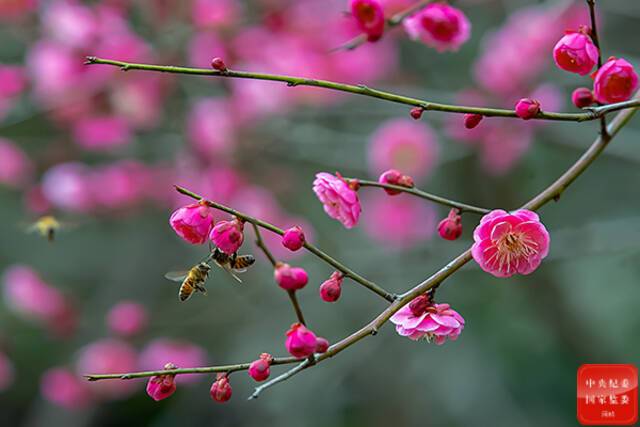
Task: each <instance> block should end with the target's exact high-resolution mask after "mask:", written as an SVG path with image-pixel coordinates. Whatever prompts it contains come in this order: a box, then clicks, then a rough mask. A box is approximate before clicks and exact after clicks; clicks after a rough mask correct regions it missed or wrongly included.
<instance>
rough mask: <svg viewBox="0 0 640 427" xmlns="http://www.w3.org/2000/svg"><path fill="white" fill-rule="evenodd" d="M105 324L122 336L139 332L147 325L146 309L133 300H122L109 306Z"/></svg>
mask: <svg viewBox="0 0 640 427" xmlns="http://www.w3.org/2000/svg"><path fill="white" fill-rule="evenodd" d="M107 325H108V326H109V329H110V330H111V331H112V332H115V333H116V334H118V335H122V336H124V337H130V336H133V335H136V334H138V333H140V332H141V331H142V330H144V328H145V327H146V326H147V311H146V310H145V308H144V307H143V306H142V305H140V304H138V303H135V302H133V301H122V302H119V303H118V304H116V305H114V306H113V307H111V310H109V313H108V314H107Z"/></svg>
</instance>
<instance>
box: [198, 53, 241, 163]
mask: <svg viewBox="0 0 640 427" xmlns="http://www.w3.org/2000/svg"><path fill="white" fill-rule="evenodd" d="M210 60H211V58H209V61H210ZM229 108H230V106H229V104H228V101H227V100H225V99H223V98H217V99H216V98H204V99H200V100H198V101H196V103H195V104H194V105H193V107H192V109H191V111H189V113H188V117H187V137H188V139H189V143H190V144H191V145H192V146H193V147H194V148H195V149H196V150H197V151H198V153H200V154H202V155H204V156H206V157H207V158H210V159H213V158H219V157H220V156H224V155H227V154H229V153H230V151H231V150H232V149H233V147H234V145H235V143H236V130H235V125H234V120H233V117H232V116H231V114H230V111H229Z"/></svg>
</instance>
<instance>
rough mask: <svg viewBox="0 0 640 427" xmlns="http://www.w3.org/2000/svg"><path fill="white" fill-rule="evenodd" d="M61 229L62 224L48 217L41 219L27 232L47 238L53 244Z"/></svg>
mask: <svg viewBox="0 0 640 427" xmlns="http://www.w3.org/2000/svg"><path fill="white" fill-rule="evenodd" d="M61 227H62V224H60V222H59V221H58V220H57V219H55V218H54V217H53V216H51V215H46V216H43V217H40V218H39V219H38V220H37V221H36V222H34V223H33V224H31V225H30V226H29V227H28V228H27V232H29V233H33V232H38V233H39V234H40V235H41V236H42V237H44V238H46V239H47V240H48V241H50V242H53V240H54V238H55V235H56V233H57V232H58V230H60V228H61Z"/></svg>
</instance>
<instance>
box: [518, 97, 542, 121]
mask: <svg viewBox="0 0 640 427" xmlns="http://www.w3.org/2000/svg"><path fill="white" fill-rule="evenodd" d="M539 112H540V103H539V102H538V101H536V100H534V99H531V98H522V99H521V100H520V101H518V103H517V104H516V115H517V116H518V117H520V118H521V119H523V120H529V119H532V118H534V117H535V116H536V115H537V114H538V113H539Z"/></svg>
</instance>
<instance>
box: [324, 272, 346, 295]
mask: <svg viewBox="0 0 640 427" xmlns="http://www.w3.org/2000/svg"><path fill="white" fill-rule="evenodd" d="M341 293H342V273H340V272H339V271H336V272H334V273H333V274H332V275H331V277H330V278H329V279H327V280H326V281H324V283H322V285H320V298H322V301H325V302H335V301H338V298H340V294H341Z"/></svg>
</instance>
